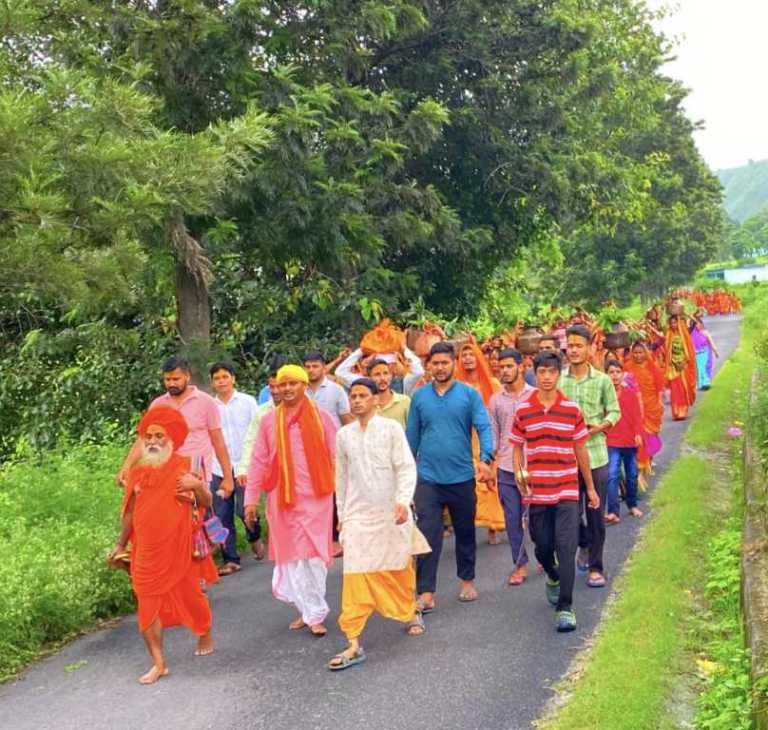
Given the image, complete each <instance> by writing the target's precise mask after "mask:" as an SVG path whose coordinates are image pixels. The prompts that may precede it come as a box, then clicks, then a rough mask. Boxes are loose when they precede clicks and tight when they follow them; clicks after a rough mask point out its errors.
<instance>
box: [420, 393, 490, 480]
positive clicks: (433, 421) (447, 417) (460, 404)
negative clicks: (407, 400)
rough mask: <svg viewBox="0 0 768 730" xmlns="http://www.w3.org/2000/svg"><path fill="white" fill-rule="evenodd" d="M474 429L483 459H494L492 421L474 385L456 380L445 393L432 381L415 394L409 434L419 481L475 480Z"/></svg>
mask: <svg viewBox="0 0 768 730" xmlns="http://www.w3.org/2000/svg"><path fill="white" fill-rule="evenodd" d="M473 428H474V429H475V431H477V435H478V438H479V440H480V458H481V459H483V460H489V459H491V458H492V457H493V434H492V432H491V421H490V419H489V418H488V412H487V411H486V410H485V406H484V405H483V399H482V398H481V397H480V394H479V393H478V392H477V391H476V390H475V389H474V388H471V387H470V386H468V385H466V384H464V383H460V382H458V381H457V382H454V383H453V385H452V386H451V387H450V388H449V389H448V390H447V391H446V392H445V393H444V394H443V395H438V393H437V391H436V390H435V388H434V385H432V384H429V385H425V386H423V387H421V388H419V389H418V390H417V391H416V392H415V393H413V395H412V396H411V409H410V411H409V413H408V425H407V428H406V436H407V437H408V443H409V444H410V447H411V451H412V452H413V455H414V456H415V457H416V461H417V464H418V470H419V480H421V481H425V482H434V483H435V484H458V483H459V482H467V481H469V480H471V479H474V478H475V466H474V464H473V462H472V429H473Z"/></svg>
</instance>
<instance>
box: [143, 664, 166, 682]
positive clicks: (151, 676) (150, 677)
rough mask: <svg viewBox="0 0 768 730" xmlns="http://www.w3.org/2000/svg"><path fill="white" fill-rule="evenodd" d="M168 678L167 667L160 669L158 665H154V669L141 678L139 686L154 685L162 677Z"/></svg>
mask: <svg viewBox="0 0 768 730" xmlns="http://www.w3.org/2000/svg"><path fill="white" fill-rule="evenodd" d="M167 676H168V669H167V668H166V667H158V666H157V665H152V669H150V670H149V671H148V672H147V673H146V674H142V675H141V676H140V677H139V684H154V683H155V682H157V680H158V679H160V677H167Z"/></svg>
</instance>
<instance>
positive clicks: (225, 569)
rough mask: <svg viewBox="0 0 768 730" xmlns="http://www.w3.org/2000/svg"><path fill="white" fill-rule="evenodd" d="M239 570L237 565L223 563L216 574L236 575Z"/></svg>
mask: <svg viewBox="0 0 768 730" xmlns="http://www.w3.org/2000/svg"><path fill="white" fill-rule="evenodd" d="M239 570H242V568H241V567H240V566H239V565H238V564H237V563H225V564H224V565H222V566H221V567H220V568H219V570H218V573H219V575H232V573H237V572H238V571H239Z"/></svg>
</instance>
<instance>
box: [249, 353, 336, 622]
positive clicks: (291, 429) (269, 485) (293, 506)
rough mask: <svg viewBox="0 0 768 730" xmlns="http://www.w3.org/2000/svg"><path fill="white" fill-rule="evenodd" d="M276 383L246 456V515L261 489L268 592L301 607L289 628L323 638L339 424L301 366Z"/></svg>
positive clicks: (252, 514) (253, 513) (252, 517)
mask: <svg viewBox="0 0 768 730" xmlns="http://www.w3.org/2000/svg"><path fill="white" fill-rule="evenodd" d="M277 384H278V386H279V388H280V393H281V395H282V400H281V402H280V405H278V406H277V407H276V408H274V409H273V410H271V411H270V412H269V413H267V414H266V416H264V418H263V419H262V421H261V423H260V424H259V433H258V436H257V437H256V443H255V444H254V446H253V452H252V454H251V465H250V469H249V470H248V480H247V485H246V487H245V519H246V522H247V523H248V525H251V524H252V523H253V521H254V520H255V518H256V514H257V509H258V504H259V496H260V493H261V492H266V493H267V504H266V514H267V521H268V523H269V556H270V558H271V559H273V560H274V562H275V570H274V573H273V575H272V594H273V595H274V596H275V598H277V600H279V601H283V602H284V603H288V604H291V605H293V606H294V607H295V609H296V610H297V611H298V612H299V616H298V618H296V619H295V620H294V621H292V622H291V623H290V625H289V626H288V628H289V629H292V630H294V631H296V630H299V629H303V628H305V627H306V626H309V630H310V631H311V633H312V634H314V635H315V636H325V634H326V629H325V626H324V625H323V622H324V621H325V618H326V616H327V615H328V612H329V608H328V603H327V602H326V600H325V583H326V578H327V576H328V566H329V565H330V564H331V520H332V515H333V491H334V477H333V459H334V454H335V451H336V430H337V429H336V424H335V423H334V421H333V419H332V418H331V415H330V414H329V413H327V412H326V411H324V410H322V409H321V408H318V407H317V406H316V405H315V403H314V402H313V401H312V400H310V399H309V398H308V397H307V395H306V389H307V385H308V378H307V373H306V371H305V370H304V368H301V367H299V366H298V365H284V366H283V367H282V368H280V370H279V371H278V373H277Z"/></svg>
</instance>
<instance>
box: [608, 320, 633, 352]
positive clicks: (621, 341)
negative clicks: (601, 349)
mask: <svg viewBox="0 0 768 730" xmlns="http://www.w3.org/2000/svg"><path fill="white" fill-rule="evenodd" d="M604 344H605V347H606V349H608V350H622V349H624V348H625V347H629V344H630V342H629V327H627V325H625V324H624V323H623V322H614V323H613V325H611V331H610V332H606V333H605V340H604Z"/></svg>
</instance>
